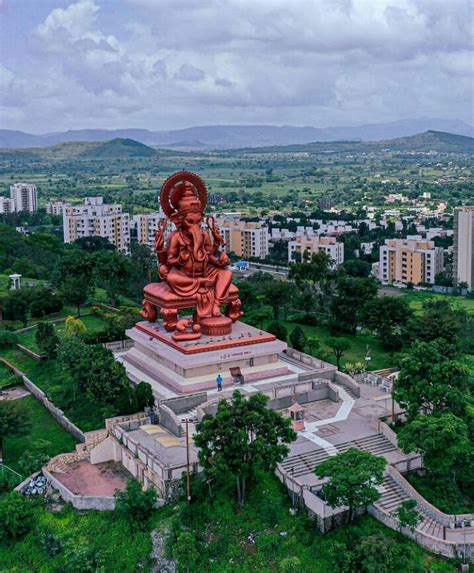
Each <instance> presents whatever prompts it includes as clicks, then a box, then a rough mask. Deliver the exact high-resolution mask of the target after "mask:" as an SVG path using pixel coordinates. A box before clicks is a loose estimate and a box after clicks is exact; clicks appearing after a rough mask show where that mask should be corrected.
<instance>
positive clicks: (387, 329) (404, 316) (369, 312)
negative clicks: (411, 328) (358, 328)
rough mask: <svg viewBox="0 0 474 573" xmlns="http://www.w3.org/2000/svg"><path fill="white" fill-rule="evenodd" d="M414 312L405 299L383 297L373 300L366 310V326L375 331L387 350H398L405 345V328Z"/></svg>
mask: <svg viewBox="0 0 474 573" xmlns="http://www.w3.org/2000/svg"><path fill="white" fill-rule="evenodd" d="M412 314H413V312H412V310H411V308H410V305H409V304H408V302H407V301H406V300H405V298H403V297H396V296H382V297H377V298H374V299H373V300H371V301H370V302H369V303H368V304H367V306H366V309H365V316H364V324H365V325H366V326H367V327H369V328H371V329H372V330H374V331H375V332H376V334H377V337H378V338H379V340H380V343H381V344H382V346H383V347H384V348H386V349H387V350H398V349H400V348H401V347H402V344H403V340H404V337H403V334H402V333H403V328H404V327H405V326H406V324H407V322H408V320H409V319H410V318H411V316H412Z"/></svg>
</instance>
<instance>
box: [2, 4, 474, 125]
mask: <svg viewBox="0 0 474 573" xmlns="http://www.w3.org/2000/svg"><path fill="white" fill-rule="evenodd" d="M473 12H474V10H473V6H472V3H471V2H470V1H468V0H453V1H451V2H443V1H437V0H433V1H426V0H370V1H369V0H366V1H357V0H352V1H351V0H340V1H338V0H313V1H311V0H296V1H294V2H288V1H284V0H261V1H252V2H250V1H238V0H227V1H221V2H216V1H215V0H201V1H199V2H191V1H190V0H189V1H187V0H181V1H177V0H174V1H171V0H160V1H159V2H158V1H153V0H114V1H112V0H80V1H78V2H72V1H71V0H41V1H34V0H0V15H1V19H2V24H1V31H2V34H1V51H0V91H1V94H2V95H1V96H0V98H1V100H0V128H4V129H18V130H22V131H26V132H30V133H50V132H54V131H64V130H69V129H84V128H103V129H117V128H123V127H134V128H145V129H150V130H166V129H179V128H185V127H189V126H196V125H215V124H259V125H262V124H270V125H282V124H287V125H295V126H315V127H329V126H351V125H353V126H356V125H361V124H370V123H385V122H390V121H397V120H401V119H406V118H422V117H439V118H446V119H460V120H462V121H465V122H467V123H470V124H472V123H474V117H473V79H472V78H473V71H474V70H473V54H472V48H473V38H472V32H471V30H472V26H473V23H474V22H473V19H474V18H473Z"/></svg>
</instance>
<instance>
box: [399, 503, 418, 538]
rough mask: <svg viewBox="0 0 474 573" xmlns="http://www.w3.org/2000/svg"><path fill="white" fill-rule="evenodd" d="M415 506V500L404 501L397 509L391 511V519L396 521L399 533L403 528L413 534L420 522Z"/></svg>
mask: <svg viewBox="0 0 474 573" xmlns="http://www.w3.org/2000/svg"><path fill="white" fill-rule="evenodd" d="M417 505H418V504H417V502H416V500H415V499H404V500H403V501H402V503H401V504H400V505H399V506H398V507H397V509H396V510H395V511H392V517H394V518H395V519H396V520H397V521H398V524H399V530H400V533H401V531H402V529H403V528H405V527H406V528H408V529H409V530H410V531H411V532H412V533H413V532H414V531H415V529H416V528H417V526H418V524H419V523H420V521H422V518H421V515H420V514H419V512H418V511H417V509H416V508H417Z"/></svg>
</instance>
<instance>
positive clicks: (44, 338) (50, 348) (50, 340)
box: [35, 322, 59, 358]
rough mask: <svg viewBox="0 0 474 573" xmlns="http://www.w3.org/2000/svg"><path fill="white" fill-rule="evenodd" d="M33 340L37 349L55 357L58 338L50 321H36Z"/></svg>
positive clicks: (50, 356)
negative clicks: (36, 325)
mask: <svg viewBox="0 0 474 573" xmlns="http://www.w3.org/2000/svg"><path fill="white" fill-rule="evenodd" d="M35 341H36V344H37V345H38V347H39V349H40V350H41V351H42V352H44V353H45V354H46V355H47V356H48V357H49V358H56V348H57V346H58V343H59V339H58V337H57V335H56V331H55V329H54V325H53V324H51V323H50V322H38V327H37V330H36V333H35Z"/></svg>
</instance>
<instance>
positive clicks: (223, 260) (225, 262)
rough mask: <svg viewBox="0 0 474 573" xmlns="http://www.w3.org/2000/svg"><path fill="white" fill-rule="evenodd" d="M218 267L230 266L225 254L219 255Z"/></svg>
mask: <svg viewBox="0 0 474 573" xmlns="http://www.w3.org/2000/svg"><path fill="white" fill-rule="evenodd" d="M219 265H220V266H221V267H227V266H228V265H230V259H229V256H228V255H227V253H221V256H220V257H219Z"/></svg>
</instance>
